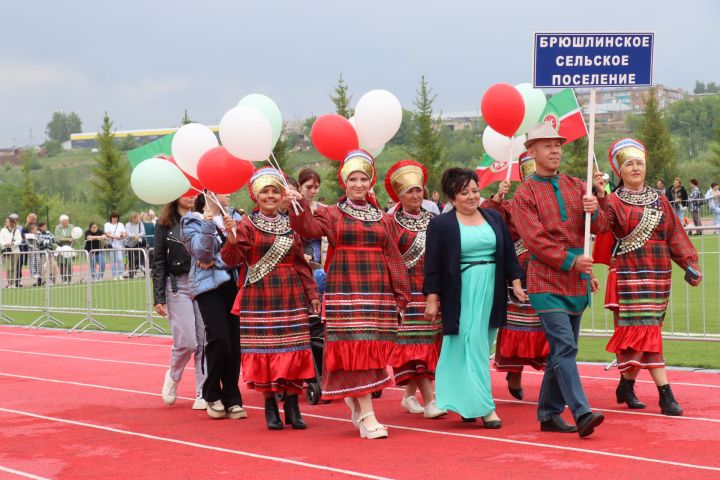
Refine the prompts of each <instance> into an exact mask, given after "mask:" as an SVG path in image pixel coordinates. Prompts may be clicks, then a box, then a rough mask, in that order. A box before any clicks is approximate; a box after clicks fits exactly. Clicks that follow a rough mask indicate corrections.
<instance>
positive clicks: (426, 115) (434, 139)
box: [410, 75, 447, 190]
mask: <svg viewBox="0 0 720 480" xmlns="http://www.w3.org/2000/svg"><path fill="white" fill-rule="evenodd" d="M436 97H437V95H436V94H433V91H432V89H431V88H430V87H429V86H428V84H427V81H426V80H425V76H424V75H423V76H422V77H420V89H419V90H418V91H417V95H416V97H415V100H414V101H413V104H414V105H415V111H414V115H413V118H414V127H415V128H414V130H413V132H412V134H411V135H410V153H411V154H412V155H413V157H414V159H415V160H416V161H418V162H420V163H421V164H423V165H425V167H427V169H428V173H429V174H430V179H429V181H428V188H430V189H431V190H433V189H434V190H437V189H438V187H439V185H440V178H441V177H442V174H443V171H444V170H445V168H447V159H446V155H445V148H444V144H443V139H442V136H441V135H440V131H439V130H440V122H439V118H437V119H436V118H433V103H434V102H435V98H436Z"/></svg>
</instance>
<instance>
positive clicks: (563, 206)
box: [511, 173, 608, 315]
mask: <svg viewBox="0 0 720 480" xmlns="http://www.w3.org/2000/svg"><path fill="white" fill-rule="evenodd" d="M584 195H585V182H583V181H582V180H580V179H578V178H574V177H569V176H567V175H564V174H562V173H560V174H557V175H554V176H552V177H541V176H539V175H537V174H533V175H532V176H531V177H530V178H528V179H527V180H525V182H523V184H522V185H520V187H519V188H518V189H517V191H516V192H515V196H514V197H513V204H512V208H511V211H512V217H513V218H514V219H515V220H516V223H515V226H516V228H517V231H518V233H519V234H520V238H522V241H523V243H524V244H525V248H527V249H528V251H529V252H530V255H531V256H530V262H529V264H528V267H527V289H528V293H529V295H530V301H531V303H532V305H533V307H534V308H535V311H536V312H538V313H550V312H565V313H568V314H570V315H578V314H581V313H582V312H583V311H585V308H587V306H588V303H589V297H590V288H589V284H588V280H589V278H584V277H585V276H584V275H583V276H581V275H580V273H578V272H577V271H575V270H573V269H572V265H573V261H574V260H575V257H576V256H578V255H581V254H582V252H583V238H584V230H585V213H584V212H583V206H582V198H583V196H584ZM605 198H606V197H604V198H602V199H599V203H600V208H598V210H597V212H595V213H594V214H593V221H592V224H591V230H592V233H595V234H598V233H602V232H603V231H606V230H607V228H608V227H607V221H606V218H605V213H604V208H605V207H604V205H605Z"/></svg>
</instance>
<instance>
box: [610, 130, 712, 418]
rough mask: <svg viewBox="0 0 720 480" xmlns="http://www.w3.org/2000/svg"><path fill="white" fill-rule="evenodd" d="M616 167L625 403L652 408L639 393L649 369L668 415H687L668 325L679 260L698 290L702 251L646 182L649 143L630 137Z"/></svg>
mask: <svg viewBox="0 0 720 480" xmlns="http://www.w3.org/2000/svg"><path fill="white" fill-rule="evenodd" d="M609 153H610V165H611V166H612V168H613V170H614V171H615V173H616V174H617V175H618V176H620V178H621V184H620V186H619V187H618V188H617V189H616V190H615V192H614V193H613V194H611V195H610V196H609V198H608V205H607V215H608V218H609V223H610V225H611V228H612V232H613V235H614V236H615V239H616V242H615V246H614V248H613V255H612V259H611V263H610V273H609V275H608V283H607V291H606V299H605V300H606V302H605V303H606V305H605V307H606V308H608V309H609V310H612V311H613V313H614V317H615V333H614V334H613V336H612V338H611V339H610V341H609V342H608V345H607V347H606V349H607V351H608V352H612V353H615V355H617V362H618V369H619V370H620V372H621V374H622V375H621V377H620V384H619V385H618V388H617V390H616V395H617V402H618V403H627V405H628V406H629V407H630V408H645V405H644V404H642V403H641V402H640V401H639V400H638V398H637V397H636V395H635V391H634V384H635V379H636V378H637V376H638V374H639V373H640V370H641V369H647V370H649V371H650V375H651V376H652V378H653V380H654V381H655V384H656V385H657V387H658V391H659V395H660V408H661V411H662V413H663V414H665V415H682V413H683V410H682V408H681V407H680V405H678V403H677V402H676V401H675V398H674V396H673V393H672V390H671V388H670V384H669V383H668V379H667V374H666V372H665V360H664V358H663V355H662V323H663V320H664V319H665V311H666V308H667V302H668V297H669V296H670V285H671V273H672V262H673V261H674V262H675V263H677V264H678V265H679V266H680V267H682V268H683V269H685V270H686V271H687V272H688V274H689V276H688V277H686V278H688V279H689V282H690V284H691V285H693V286H696V285H698V284H699V283H700V281H701V280H702V275H701V274H700V270H699V268H698V256H697V252H696V250H695V247H694V246H693V245H692V243H691V242H690V240H689V239H688V236H687V233H686V232H685V230H684V229H683V227H682V224H681V222H680V219H679V218H678V216H677V215H676V214H675V212H674V211H673V207H671V206H670V202H669V201H668V200H667V198H665V196H664V195H658V193H657V192H656V191H655V190H653V189H652V188H650V187H648V186H647V185H645V161H646V159H645V146H644V145H643V144H642V143H641V142H639V141H637V140H633V139H630V138H625V139H622V140H618V141H617V142H615V143H614V144H612V145H611V146H610V152H609Z"/></svg>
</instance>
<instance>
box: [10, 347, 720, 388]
mask: <svg viewBox="0 0 720 480" xmlns="http://www.w3.org/2000/svg"><path fill="white" fill-rule="evenodd" d="M51 338H54V337H51ZM112 343H119V344H122V345H136V344H130V343H124V342H112ZM145 345H152V344H145ZM152 346H161V347H164V348H168V349H169V348H171V347H172V346H171V345H152ZM0 352H9V353H24V354H27V355H47V356H54V357H60V358H73V359H76V360H91V361H96V362H110V363H126V364H129V365H141V366H146V367H162V368H165V369H167V367H168V366H167V365H165V364H157V363H144V362H132V361H129V360H106V359H103V358H92V357H80V356H75V355H62V354H58V353H44V352H30V351H26V350H10V349H3V348H0ZM185 368H186V369H190V370H194V367H190V366H187V367H185ZM491 370H492V371H495V372H497V370H495V369H494V368H493V369H491ZM498 373H500V372H498ZM523 374H528V375H543V372H536V371H534V370H526V371H524V372H523ZM580 378H582V379H587V380H604V381H609V382H616V381H617V378H610V377H596V376H592V375H580ZM635 382H636V383H651V384H653V385H654V384H655V382H653V381H652V380H636V381H635ZM671 383H672V384H673V385H683V386H685V387H701V388H720V385H711V384H706V383H690V382H671Z"/></svg>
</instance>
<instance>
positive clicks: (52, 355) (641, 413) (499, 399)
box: [0, 348, 720, 423]
mask: <svg viewBox="0 0 720 480" xmlns="http://www.w3.org/2000/svg"><path fill="white" fill-rule="evenodd" d="M0 352H9V353H19V354H25V355H39V356H48V357H59V358H70V359H73V360H89V361H95V362H107V363H119V364H126V365H140V366H144V367H160V368H165V369H167V365H165V364H159V363H146V362H133V361H130V360H108V359H104V358H93V357H80V356H76V355H61V354H56V353H44V352H27V351H24V350H9V349H5V348H0ZM185 369H186V370H195V368H194V367H191V366H190V365H188V366H186V367H185ZM0 375H8V374H4V373H0ZM28 378H30V377H28ZM583 378H597V379H603V377H583ZM678 384H680V385H682V384H681V383H679V382H677V383H673V385H678ZM700 386H710V387H712V385H700ZM386 390H397V391H404V389H402V388H398V387H388V388H387V389H386ZM193 400H194V399H193ZM494 400H495V401H496V402H505V403H519V404H525V405H537V402H528V401H523V400H507V399H503V398H495V399H494ZM593 410H597V411H599V412H612V413H619V414H622V415H639V416H648V417H659V418H665V419H670V420H698V421H703V422H717V423H720V419H715V418H705V417H688V416H685V415H683V416H678V417H675V416H673V417H669V416H667V415H663V414H660V413H651V412H636V411H631V410H617V409H612V408H594V409H593Z"/></svg>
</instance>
